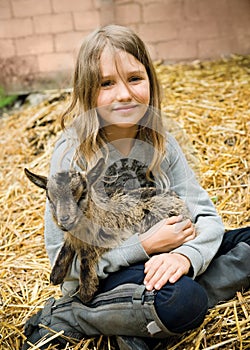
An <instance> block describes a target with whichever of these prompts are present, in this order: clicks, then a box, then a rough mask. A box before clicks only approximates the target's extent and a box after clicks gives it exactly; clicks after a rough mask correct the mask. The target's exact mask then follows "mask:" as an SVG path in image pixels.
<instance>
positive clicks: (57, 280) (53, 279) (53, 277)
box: [50, 270, 63, 286]
mask: <svg viewBox="0 0 250 350" xmlns="http://www.w3.org/2000/svg"><path fill="white" fill-rule="evenodd" d="M50 283H52V284H54V285H55V286H56V285H57V284H61V283H63V278H62V276H61V275H58V274H57V273H55V272H53V270H52V272H51V274H50Z"/></svg>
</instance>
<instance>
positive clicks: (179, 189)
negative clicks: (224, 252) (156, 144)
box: [142, 135, 224, 289]
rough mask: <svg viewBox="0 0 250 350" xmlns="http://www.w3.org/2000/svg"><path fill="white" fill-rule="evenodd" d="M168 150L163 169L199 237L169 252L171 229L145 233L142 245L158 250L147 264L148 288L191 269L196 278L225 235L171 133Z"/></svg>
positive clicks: (190, 272)
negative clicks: (186, 209) (167, 242)
mask: <svg viewBox="0 0 250 350" xmlns="http://www.w3.org/2000/svg"><path fill="white" fill-rule="evenodd" d="M167 151H168V153H167V159H166V161H165V162H164V165H163V166H164V171H165V173H166V174H167V175H168V178H169V180H170V187H171V189H173V190H174V191H175V192H176V193H177V194H178V195H179V196H180V197H181V198H182V199H183V200H184V201H185V202H186V205H187V206H188V208H189V210H190V213H191V216H192V220H193V222H194V223H195V229H196V234H197V236H196V237H195V238H194V239H191V240H190V239H188V240H186V241H185V242H184V243H183V244H181V245H179V246H178V247H177V248H174V249H173V250H171V254H166V251H167V250H166V249H165V246H164V245H165V237H167V230H168V229H167V228H166V227H164V226H163V227H161V228H160V229H159V230H157V231H156V232H155V234H151V235H148V236H146V238H145V239H144V240H143V241H142V245H143V246H144V248H145V249H146V250H147V251H148V252H149V253H150V254H155V253H157V255H155V256H154V257H153V258H152V259H150V260H149V261H148V262H147V263H146V264H145V273H146V277H145V283H148V285H149V289H151V287H152V284H153V285H154V287H155V286H156V284H157V283H158V282H160V285H161V286H162V285H163V284H165V283H166V282H167V281H168V280H169V281H170V282H175V281H176V280H177V279H178V278H180V277H181V276H182V275H183V274H187V273H188V272H189V274H190V276H192V277H193V278H195V277H196V276H197V275H199V274H201V273H203V272H204V271H205V270H206V268H207V267H208V265H209V263H210V262H211V260H212V258H213V257H214V256H215V254H216V252H217V250H218V248H219V246H220V244H221V241H222V238H223V234H224V226H223V224H222V220H221V218H220V217H219V216H218V214H217V212H216V210H215V207H214V205H213V203H212V202H211V200H210V198H209V196H208V194H207V192H206V191H205V190H204V189H203V188H202V187H201V186H200V185H199V183H198V182H197V180H196V178H195V175H194V173H193V171H192V170H191V169H190V167H189V166H188V164H187V161H186V159H185V157H184V155H183V153H182V151H181V149H180V147H179V145H178V143H177V142H176V140H175V139H174V138H173V137H172V136H171V135H168V149H167ZM147 247H153V250H152V249H151V251H149V250H148V249H147ZM159 253H162V254H159ZM155 288H156V287H155ZM156 289H158V288H156Z"/></svg>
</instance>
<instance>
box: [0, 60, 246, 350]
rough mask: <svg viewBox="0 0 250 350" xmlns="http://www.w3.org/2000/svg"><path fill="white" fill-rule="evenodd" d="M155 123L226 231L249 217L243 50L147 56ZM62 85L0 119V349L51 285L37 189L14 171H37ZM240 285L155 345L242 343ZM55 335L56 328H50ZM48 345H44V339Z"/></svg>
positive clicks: (45, 161) (90, 344) (99, 340)
mask: <svg viewBox="0 0 250 350" xmlns="http://www.w3.org/2000/svg"><path fill="white" fill-rule="evenodd" d="M155 66H156V70H157V74H158V76H159V78H160V80H161V82H162V86H163V110H164V112H165V114H166V116H165V123H166V124H167V125H168V127H169V129H170V130H171V131H172V132H173V134H175V136H176V137H177V139H178V140H179V141H180V144H181V146H182V147H183V150H184V152H185V153H186V154H187V156H188V159H189V162H190V164H191V166H193V168H194V170H195V172H196V174H197V176H198V178H199V180H200V182H201V184H202V186H203V187H204V188H206V190H207V191H208V193H209V196H210V197H211V199H212V201H213V202H214V204H215V206H216V208H217V210H218V212H219V214H220V215H221V216H222V218H223V221H224V223H225V226H226V228H227V229H232V228H236V227H243V226H247V225H249V220H250V212H249V203H250V195H249V157H250V152H249V131H250V130H249V129H250V74H249V73H250V56H237V55H234V56H232V57H230V58H228V59H221V60H219V61H211V62H200V61H195V62H193V63H190V64H175V65H163V64H160V63H156V65H155ZM68 99H69V92H60V91H58V92H56V91H53V92H52V93H51V95H50V97H49V98H48V99H47V100H45V101H43V102H42V103H40V104H39V105H37V106H35V107H34V106H33V107H32V106H24V107H22V109H21V110H20V111H17V112H15V113H13V114H9V115H8V114H5V115H3V116H2V117H1V129H0V143H1V153H0V164H1V171H0V188H1V190H0V191H1V192H0V208H1V227H0V306H1V308H0V349H1V350H7V349H9V350H17V349H20V346H21V344H22V341H23V339H24V338H25V336H24V335H23V326H24V323H25V321H26V320H27V319H28V318H29V317H30V316H32V315H33V314H34V313H36V312H37V311H38V310H40V309H41V308H42V307H43V305H44V303H45V301H46V300H47V299H48V298H49V297H51V296H54V297H56V298H57V297H60V295H61V293H60V288H59V287H57V286H52V285H50V283H49V274H50V270H51V267H50V263H49V260H48V257H47V254H46V251H45V246H44V237H43V214H44V205H45V194H44V192H43V191H42V190H39V189H38V188H36V187H35V186H34V185H33V184H31V183H30V182H29V181H28V179H26V177H25V176H24V172H23V169H24V167H27V168H29V169H31V170H34V171H36V172H38V173H41V174H44V175H46V174H47V173H48V169H49V162H50V157H51V154H52V151H53V147H54V143H55V141H56V139H57V137H58V136H59V134H60V127H59V125H58V117H59V115H60V114H61V112H62V111H63V110H64V108H65V105H66V104H67V103H68ZM249 303H250V292H242V291H239V292H238V293H237V294H236V295H235V298H233V299H232V300H230V301H227V302H225V303H221V304H219V305H217V306H216V307H215V308H213V309H211V310H209V312H208V313H207V316H206V318H205V320H204V322H203V324H202V325H201V326H200V327H198V328H197V329H195V330H193V331H190V332H187V333H185V334H183V335H180V336H176V337H172V338H170V339H169V340H168V345H161V347H158V349H162V350H163V349H169V350H174V349H178V350H179V349H182V350H184V349H188V350H191V349H192V350H199V349H206V350H212V349H223V350H224V349H230V350H234V349H242V350H246V349H249V348H250V341H249V339H250V322H249V321H250V319H249V315H250V306H249ZM52 336H55V337H57V336H59V334H52ZM50 348H51V349H53V347H50ZM66 348H67V349H86V350H90V349H91V350H93V349H97V350H100V349H109V350H112V349H115V348H117V347H116V342H115V339H114V338H113V337H104V336H103V337H96V338H91V339H87V338H86V339H83V340H82V341H80V342H78V343H76V342H75V340H73V339H72V341H71V340H69V341H68V345H67V346H66V347H65V349H66Z"/></svg>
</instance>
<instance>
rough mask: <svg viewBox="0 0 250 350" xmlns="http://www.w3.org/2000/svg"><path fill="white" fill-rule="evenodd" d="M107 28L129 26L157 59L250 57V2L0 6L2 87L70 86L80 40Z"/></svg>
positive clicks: (69, 1)
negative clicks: (105, 26)
mask: <svg viewBox="0 0 250 350" xmlns="http://www.w3.org/2000/svg"><path fill="white" fill-rule="evenodd" d="M109 23H116V24H122V25H126V26H130V27H132V28H133V29H134V30H135V31H136V32H137V33H138V34H139V35H140V36H141V37H142V39H143V40H144V41H145V42H146V43H147V45H148V47H149V50H150V52H151V55H152V58H153V59H154V60H159V59H161V60H164V61H166V62H176V61H189V60H194V59H213V58H218V57H220V56H222V55H226V56H227V55H229V54H231V53H239V54H250V0H209V1H208V0H155V1H153V0H43V1H38V0H0V85H4V86H5V87H6V88H7V90H8V91H12V92H13V91H30V90H36V89H48V88H64V87H67V86H69V84H70V78H71V74H72V70H73V66H74V62H75V57H76V53H77V51H78V48H79V46H80V43H81V41H82V39H83V37H85V36H86V35H87V34H88V33H89V32H90V31H92V30H93V29H94V28H96V27H98V26H100V25H104V24H109Z"/></svg>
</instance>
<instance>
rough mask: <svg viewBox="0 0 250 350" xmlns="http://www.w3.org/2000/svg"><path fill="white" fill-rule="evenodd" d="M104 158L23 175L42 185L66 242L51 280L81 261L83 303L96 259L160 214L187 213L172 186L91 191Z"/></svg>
mask: <svg viewBox="0 0 250 350" xmlns="http://www.w3.org/2000/svg"><path fill="white" fill-rule="evenodd" d="M104 166H105V162H104V160H103V159H100V160H99V161H98V162H97V164H96V165H95V166H94V167H93V168H92V169H91V170H90V171H89V172H88V173H86V172H82V173H80V172H77V171H65V172H59V173H56V174H55V175H53V176H50V177H49V178H46V177H44V176H40V175H36V174H34V173H32V172H30V171H29V170H28V169H25V174H26V175H27V177H28V178H29V179H30V180H31V181H32V182H33V183H34V184H36V185H37V186H39V187H41V188H43V189H45V190H46V193H47V198H48V200H49V204H50V207H51V211H52V215H53V218H54V220H55V221H56V223H57V224H58V226H59V227H60V228H61V229H62V230H64V231H65V241H64V244H63V246H62V248H61V250H60V252H59V254H58V257H57V259H56V262H55V264H54V266H53V268H52V272H51V276H50V279H51V282H52V283H53V284H60V283H62V282H63V280H64V278H65V276H66V274H67V271H68V268H69V266H70V264H71V263H72V260H73V258H74V256H75V254H77V256H78V258H79V260H80V280H79V285H80V288H79V294H80V297H81V299H82V300H83V301H84V302H88V301H89V300H91V299H92V297H93V295H94V294H95V292H96V291H97V289H98V285H99V282H98V276H97V274H96V264H97V263H98V260H99V259H100V257H101V255H102V254H103V253H104V252H106V251H108V250H109V249H111V248H114V247H116V246H118V245H119V244H120V243H121V242H122V241H124V240H125V239H126V238H128V237H129V236H131V235H132V234H134V233H139V234H140V233H143V232H146V231H147V230H149V228H151V227H152V226H153V225H154V224H156V223H157V222H159V221H161V220H162V219H164V218H168V217H170V216H173V215H182V216H183V219H187V218H190V214H189V212H188V210H187V208H186V206H185V204H184V202H183V201H182V200H181V199H180V198H178V197H177V195H176V194H175V193H174V192H173V191H162V192H159V193H158V192H157V190H156V189H155V188H153V187H152V188H151V187H150V188H139V189H136V190H131V191H129V192H128V193H121V192H116V191H114V193H113V194H112V196H111V197H107V196H103V192H102V191H101V190H100V187H99V190H98V189H97V190H95V189H94V187H95V186H94V185H95V184H96V183H97V182H99V181H97V180H98V179H99V178H100V176H101V174H102V173H103V170H104Z"/></svg>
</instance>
